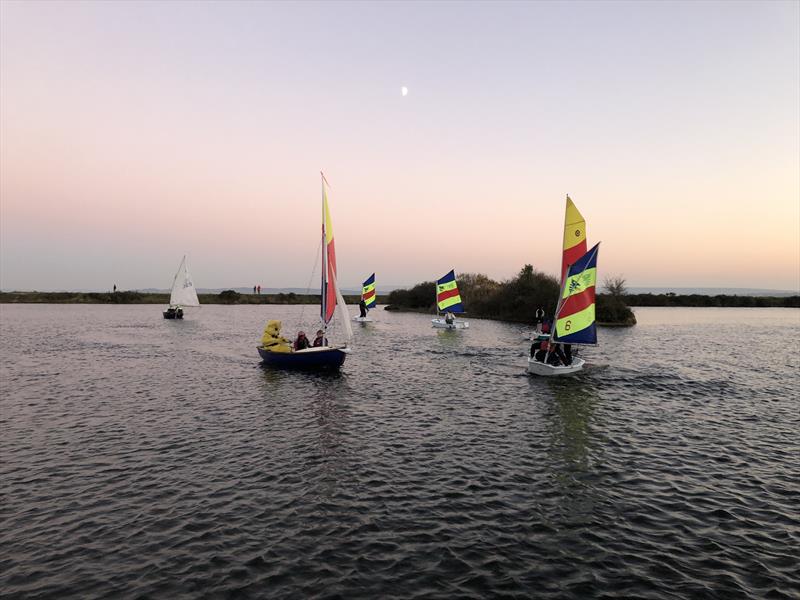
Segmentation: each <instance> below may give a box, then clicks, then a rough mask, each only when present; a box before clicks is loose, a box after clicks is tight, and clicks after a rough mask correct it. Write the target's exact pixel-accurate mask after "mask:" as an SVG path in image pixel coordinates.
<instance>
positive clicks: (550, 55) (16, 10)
mask: <svg viewBox="0 0 800 600" xmlns="http://www.w3.org/2000/svg"><path fill="white" fill-rule="evenodd" d="M403 86H406V87H407V88H408V94H407V95H406V96H403V95H402V94H401V87H403ZM320 170H323V171H324V172H325V176H326V178H327V180H328V181H329V183H330V191H329V200H330V207H331V216H332V220H333V227H334V236H335V240H336V250H337V257H338V263H339V281H340V282H341V284H342V286H343V287H357V286H358V285H359V284H360V282H361V281H362V280H363V279H364V278H366V277H367V276H368V275H369V274H370V273H372V272H373V271H374V272H376V279H377V283H378V285H379V286H381V285H392V286H402V285H411V284H414V283H417V282H419V281H423V280H432V279H435V278H437V277H440V276H442V275H444V274H445V273H446V272H447V271H449V270H450V269H452V268H454V269H455V270H456V272H457V273H463V272H473V273H475V272H478V273H485V274H487V275H489V276H490V277H492V278H495V279H498V280H502V279H506V278H509V277H512V276H513V275H514V274H515V273H517V272H518V271H519V269H520V268H521V267H522V266H523V265H524V264H532V265H533V266H534V267H535V268H537V269H539V270H542V271H545V272H548V273H553V274H555V273H556V272H557V271H558V269H559V267H560V261H561V238H562V230H563V229H562V228H563V219H564V202H565V197H566V195H567V194H569V195H570V197H571V198H572V199H573V201H574V202H575V204H576V205H577V207H578V208H579V209H580V211H581V212H582V213H583V216H584V217H585V218H586V221H587V232H588V242H589V244H590V246H591V245H592V244H594V243H596V242H598V241H600V242H602V244H601V250H600V255H599V264H598V271H599V278H600V279H601V280H602V279H603V278H604V277H605V276H609V275H613V276H622V277H624V278H625V280H626V281H627V283H628V285H629V286H631V287H641V286H657V287H669V286H676V287H747V288H769V289H781V290H797V289H800V3H798V2H796V1H789V2H769V1H768V2H586V3H583V2H552V3H550V2H530V3H525V2H509V3H502V2H491V3H481V2H465V3H459V2H429V3H426V2H403V3H400V2H398V3H392V2H374V3H366V2H364V3H346V2H342V3H337V2H328V1H326V2H320V3H314V2H297V3H280V2H241V3H236V2H169V3H168V2H129V3H126V2H121V1H116V2H44V1H40V2H10V1H7V0H3V1H2V2H0V288H1V289H3V290H42V291H44V290H78V289H95V290H107V289H110V288H111V286H112V285H113V284H116V285H117V286H119V287H120V288H121V289H144V288H151V287H154V288H168V287H169V286H170V285H171V282H172V278H173V276H174V274H175V271H176V270H177V268H178V265H179V263H180V260H181V257H182V256H183V255H184V254H187V255H188V257H189V266H190V269H191V272H192V275H193V277H194V280H195V284H196V285H197V286H198V287H201V288H224V287H235V286H252V285H255V284H260V285H262V286H263V287H290V286H291V287H301V288H305V287H307V286H309V284H311V286H312V287H313V286H315V285H316V282H317V281H318V275H319V264H318V262H319V259H318V258H317V252H318V249H319V242H320V227H321V223H320V220H321V206H320V204H321V188H320V185H321V184H320V176H319V172H320Z"/></svg>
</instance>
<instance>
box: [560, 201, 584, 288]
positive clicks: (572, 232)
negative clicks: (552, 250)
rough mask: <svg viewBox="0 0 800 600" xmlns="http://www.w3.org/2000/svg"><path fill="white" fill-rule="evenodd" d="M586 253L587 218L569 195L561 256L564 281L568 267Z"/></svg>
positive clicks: (562, 278) (562, 279)
mask: <svg viewBox="0 0 800 600" xmlns="http://www.w3.org/2000/svg"><path fill="white" fill-rule="evenodd" d="M584 254H586V220H585V219H584V218H583V215H581V213H580V211H578V209H577V208H576V206H575V204H574V203H573V202H572V199H571V198H570V197H569V196H567V211H566V213H565V215H564V253H563V254H562V256H561V281H562V282H563V281H564V277H565V276H566V273H567V267H569V266H570V265H572V264H574V263H576V262H577V261H578V259H579V258H580V257H581V256H583V255H584Z"/></svg>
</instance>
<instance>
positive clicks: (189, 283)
mask: <svg viewBox="0 0 800 600" xmlns="http://www.w3.org/2000/svg"><path fill="white" fill-rule="evenodd" d="M183 287H184V288H188V287H192V281H191V279H187V280H186V281H184V282H183Z"/></svg>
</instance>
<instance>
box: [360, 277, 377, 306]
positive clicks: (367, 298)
mask: <svg viewBox="0 0 800 600" xmlns="http://www.w3.org/2000/svg"><path fill="white" fill-rule="evenodd" d="M361 299H362V300H363V301H364V305H365V306H366V307H367V310H370V309H372V308H375V300H376V298H375V273H373V274H372V275H370V276H369V277H367V280H366V281H365V282H364V283H363V284H362V286H361Z"/></svg>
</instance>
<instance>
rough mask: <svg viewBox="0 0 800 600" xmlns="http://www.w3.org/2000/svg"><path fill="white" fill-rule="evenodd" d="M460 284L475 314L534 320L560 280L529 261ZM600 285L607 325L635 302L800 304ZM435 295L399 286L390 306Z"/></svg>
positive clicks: (425, 305)
mask: <svg viewBox="0 0 800 600" xmlns="http://www.w3.org/2000/svg"><path fill="white" fill-rule="evenodd" d="M458 288H459V292H460V294H461V297H462V299H463V301H464V305H465V306H466V308H467V311H468V312H467V314H468V315H469V316H470V317H476V318H488V319H497V320H500V321H510V322H515V323H534V322H535V312H536V309H537V308H542V309H543V310H544V311H545V314H546V315H552V314H553V313H554V312H555V308H556V299H557V298H558V294H559V291H560V284H559V282H558V280H557V279H556V278H555V277H553V276H552V275H547V274H545V273H542V272H541V271H536V270H535V269H534V268H533V267H532V266H531V265H525V266H524V267H523V268H522V269H520V271H519V273H517V275H516V276H515V277H513V278H511V279H509V280H507V281H503V282H497V281H493V280H492V279H489V278H488V277H487V276H486V275H481V274H474V273H465V274H461V275H459V277H458ZM599 289H603V292H602V293H598V294H597V296H596V299H597V300H596V302H597V305H596V308H597V323H598V325H603V326H608V327H630V326H632V325H635V324H636V316H635V315H634V313H633V311H632V310H631V308H630V307H639V306H641V307H647V306H659V307H776V308H800V296H797V295H796V296H736V295H725V294H720V295H716V296H704V295H701V294H686V295H678V294H674V293H664V294H652V293H648V294H628V292H627V290H626V289H625V279H624V278H622V277H621V276H612V277H609V278H607V279H606V280H605V281H604V282H603V285H602V286H599ZM434 296H435V283H434V282H433V281H426V282H423V283H419V284H417V285H415V286H414V287H412V288H409V289H403V290H394V291H393V292H391V293H390V294H389V296H388V304H389V305H388V306H387V307H386V310H411V311H418V312H425V313H432V312H435V310H436V307H435V302H434Z"/></svg>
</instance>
